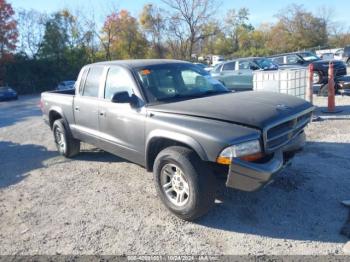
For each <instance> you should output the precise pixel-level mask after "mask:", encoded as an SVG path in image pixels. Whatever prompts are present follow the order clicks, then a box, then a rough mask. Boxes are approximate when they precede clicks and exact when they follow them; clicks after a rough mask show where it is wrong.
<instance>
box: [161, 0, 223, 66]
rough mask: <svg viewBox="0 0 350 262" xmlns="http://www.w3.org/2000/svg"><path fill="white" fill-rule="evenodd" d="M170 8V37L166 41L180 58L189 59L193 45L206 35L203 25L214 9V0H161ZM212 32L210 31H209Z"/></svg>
mask: <svg viewBox="0 0 350 262" xmlns="http://www.w3.org/2000/svg"><path fill="white" fill-rule="evenodd" d="M162 2H163V3H164V4H166V5H167V6H168V7H169V8H170V9H171V13H170V17H169V18H168V23H169V25H168V28H167V29H168V31H169V33H170V34H171V37H169V38H168V43H170V45H171V46H172V49H173V50H174V51H175V49H177V50H178V51H179V52H180V55H181V56H183V57H182V58H186V59H191V57H192V54H193V50H194V48H195V45H196V44H197V43H198V42H199V41H200V40H201V39H203V38H205V37H207V36H208V35H205V34H204V31H203V28H204V26H205V25H206V24H207V23H208V22H209V21H210V20H211V17H212V16H213V14H214V13H215V11H216V7H217V6H218V5H217V1H215V0H162ZM210 34H212V32H211V33H210Z"/></svg>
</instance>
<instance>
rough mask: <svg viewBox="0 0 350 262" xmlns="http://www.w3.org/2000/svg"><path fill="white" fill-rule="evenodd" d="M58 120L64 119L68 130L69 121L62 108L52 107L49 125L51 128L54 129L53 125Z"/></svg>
mask: <svg viewBox="0 0 350 262" xmlns="http://www.w3.org/2000/svg"><path fill="white" fill-rule="evenodd" d="M57 119H63V122H64V125H65V128H66V129H67V127H68V125H67V120H66V118H65V116H64V113H63V111H62V109H61V108H59V107H52V108H50V110H49V125H50V128H51V129H52V127H53V123H54V122H55V121H56V120H57Z"/></svg>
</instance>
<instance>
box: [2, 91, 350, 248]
mask: <svg viewBox="0 0 350 262" xmlns="http://www.w3.org/2000/svg"><path fill="white" fill-rule="evenodd" d="M338 102H339V103H342V105H343V109H345V111H344V112H343V113H342V116H346V115H347V114H346V112H348V111H347V110H348V109H349V107H350V106H349V105H350V97H337V103H338ZM37 103H38V97H33V96H28V97H21V98H20V100H19V101H13V102H2V103H0V228H1V230H0V254H3V255H4V254H27V255H33V254H107V255H114V254H118V255H121V254H127V255H135V254H137V255H142V254H160V255H162V254H171V255H184V254H213V255H214V254H216V255H222V254H238V255H243V254H254V255H260V254H275V255H282V254H303V255H307V254H343V249H342V248H343V246H344V243H345V242H346V241H347V239H346V238H345V237H343V236H341V235H340V234H339V230H340V228H341V227H342V225H343V223H344V222H345V220H346V218H347V215H348V210H347V209H346V208H344V207H342V206H341V205H340V203H339V201H340V200H343V199H346V198H349V197H350V196H349V188H350V174H349V169H350V161H349V160H350V146H349V144H350V132H349V130H350V120H346V119H345V118H340V119H338V120H326V121H318V122H313V123H312V124H311V125H309V127H308V128H307V130H306V133H307V137H308V140H309V142H308V143H307V146H306V147H305V150H304V151H303V152H302V153H300V154H299V155H298V156H297V157H296V158H295V161H294V162H293V164H292V166H291V167H289V168H287V169H286V170H285V171H284V172H283V173H282V174H281V175H280V176H279V177H278V178H277V179H276V181H275V182H274V183H273V184H271V185H270V186H268V187H267V188H265V189H263V190H261V191H259V192H255V193H243V192H237V191H234V190H230V189H226V188H224V187H223V188H221V190H220V194H219V195H218V201H217V204H216V206H215V208H214V209H213V210H212V211H211V212H210V213H209V214H208V215H207V216H205V217H203V218H201V219H200V220H199V221H196V222H195V223H189V222H184V221H181V220H179V219H177V218H176V217H174V216H172V215H171V214H169V212H168V211H167V210H166V209H165V207H163V205H162V204H161V203H160V201H159V200H158V197H157V196H156V191H155V188H154V186H153V181H152V175H151V174H150V173H147V172H146V171H145V170H144V169H143V168H141V167H140V166H138V165H135V164H131V163H128V162H127V161H125V160H123V159H120V158H118V157H116V156H113V155H110V154H108V153H105V152H103V151H100V150H98V149H95V148H93V147H91V146H88V145H85V144H84V145H83V152H82V153H81V154H80V155H79V156H77V157H76V158H75V159H72V160H68V159H64V158H63V157H60V156H59V155H58V154H57V152H56V150H55V146H54V143H53V139H52V134H51V132H50V130H49V128H48V127H47V126H46V125H45V124H44V123H43V121H42V119H41V113H40V111H39V109H38V108H37ZM315 103H316V104H320V105H325V99H324V98H317V99H315ZM346 105H347V107H346ZM320 114H321V113H320Z"/></svg>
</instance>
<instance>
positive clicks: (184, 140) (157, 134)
mask: <svg viewBox="0 0 350 262" xmlns="http://www.w3.org/2000/svg"><path fill="white" fill-rule="evenodd" d="M162 138H163V139H168V140H172V141H174V142H179V143H181V144H185V145H187V146H188V147H190V148H192V149H193V150H194V151H195V152H196V153H197V154H198V156H199V157H200V158H201V159H202V160H203V161H208V157H207V154H206V152H205V150H204V149H203V147H202V146H201V144H200V143H198V141H196V140H195V139H194V138H192V137H190V136H187V135H184V134H180V133H176V132H172V131H166V130H161V129H156V130H153V131H151V132H150V134H149V135H148V137H147V139H146V152H145V153H146V168H147V170H149V169H150V168H152V167H149V166H148V165H149V164H148V163H149V151H150V145H151V144H152V142H153V141H154V140H155V139H162Z"/></svg>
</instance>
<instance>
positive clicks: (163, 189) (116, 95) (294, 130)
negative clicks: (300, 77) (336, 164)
mask: <svg viewBox="0 0 350 262" xmlns="http://www.w3.org/2000/svg"><path fill="white" fill-rule="evenodd" d="M41 106H42V111H43V114H44V119H45V121H46V122H47V123H48V124H49V126H50V128H51V130H52V132H53V137H54V141H55V143H56V145H57V149H58V151H59V153H60V154H61V155H63V156H65V157H73V156H74V155H76V154H78V153H79V150H80V141H83V142H86V143H89V144H93V145H95V146H96V147H98V148H101V149H103V150H105V151H108V152H111V153H113V154H115V155H118V156H120V157H122V158H124V159H127V160H129V161H132V162H134V163H137V164H139V165H142V166H144V167H145V168H146V169H147V171H150V172H153V174H154V181H155V185H156V188H157V191H158V195H159V196H160V198H161V200H162V202H163V203H164V204H165V206H166V207H167V208H168V209H169V210H170V211H172V212H173V213H174V214H176V215H177V216H179V217H180V218H182V219H185V220H193V219H196V218H198V217H200V216H201V215H203V214H205V213H206V212H207V211H208V210H209V208H210V207H211V206H212V205H213V204H214V200H215V191H216V185H217V181H220V180H221V181H222V177H224V180H225V181H226V186H227V187H231V188H235V189H239V190H243V191H255V190H257V189H259V188H261V187H262V186H264V185H266V184H267V183H269V182H270V181H272V179H273V177H274V176H275V175H276V174H277V173H279V172H280V171H281V170H283V168H284V167H285V166H286V164H287V163H288V162H289V161H290V160H291V158H292V157H293V156H294V154H295V153H296V152H297V151H299V150H300V149H301V148H302V147H303V145H304V143H305V134H304V128H305V126H306V125H307V124H308V123H309V122H310V119H311V116H312V111H313V110H314V107H313V106H312V105H311V104H310V103H308V102H306V101H304V100H302V99H299V98H296V97H292V96H287V95H283V94H278V93H265V92H254V91H249V92H241V93H234V92H231V91H229V90H227V89H226V88H225V87H224V86H223V85H222V84H221V83H220V82H218V81H217V80H215V79H213V78H212V77H211V76H210V75H209V74H208V72H206V71H204V70H202V69H201V68H199V67H197V66H195V65H193V64H191V63H188V62H183V61H176V60H129V61H112V62H102V63H96V64H91V65H87V66H85V67H83V68H82V70H81V72H80V74H79V76H78V79H77V82H76V84H75V90H64V91H53V92H45V93H43V94H42V96H41ZM125 175H129V174H125ZM218 178H221V179H218ZM140 179H141V180H142V178H141V177H140Z"/></svg>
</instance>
